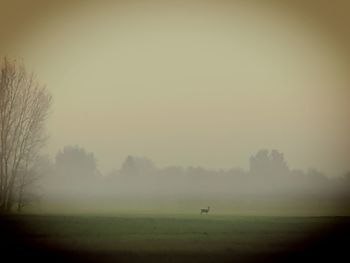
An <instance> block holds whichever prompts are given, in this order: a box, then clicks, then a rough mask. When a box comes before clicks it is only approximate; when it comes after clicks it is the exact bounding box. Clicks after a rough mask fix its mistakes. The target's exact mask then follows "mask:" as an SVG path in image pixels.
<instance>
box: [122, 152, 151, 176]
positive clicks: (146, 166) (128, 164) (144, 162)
mask: <svg viewBox="0 0 350 263" xmlns="http://www.w3.org/2000/svg"><path fill="white" fill-rule="evenodd" d="M155 172H156V167H155V165H154V163H153V162H152V161H151V160H149V159H147V158H145V157H137V156H131V155H129V156H128V157H126V159H125V161H124V163H123V164H122V168H121V170H120V174H121V175H125V176H139V175H150V174H154V173H155Z"/></svg>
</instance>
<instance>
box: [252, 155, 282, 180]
mask: <svg viewBox="0 0 350 263" xmlns="http://www.w3.org/2000/svg"><path fill="white" fill-rule="evenodd" d="M249 164H250V167H249V168H250V173H251V174H252V175H261V176H284V175H288V173H289V168H288V166H287V163H286V162H285V160H284V156H283V153H280V152H279V151H277V150H272V151H271V152H270V153H269V151H268V150H266V149H264V150H259V151H258V152H257V154H256V155H255V156H251V157H250V159H249Z"/></svg>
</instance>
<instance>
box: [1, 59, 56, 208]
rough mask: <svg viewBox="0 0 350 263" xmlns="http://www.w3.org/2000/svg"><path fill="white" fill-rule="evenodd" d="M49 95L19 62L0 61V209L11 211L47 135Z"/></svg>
mask: <svg viewBox="0 0 350 263" xmlns="http://www.w3.org/2000/svg"><path fill="white" fill-rule="evenodd" d="M50 105H51V95H50V94H49V92H48V91H47V89H46V88H45V87H44V86H41V85H40V84H39V83H38V82H37V81H36V78H35V76H34V74H28V73H27V72H26V70H25V68H24V66H23V65H22V64H19V63H17V62H15V61H9V60H8V59H6V58H4V59H2V60H1V62H0V210H2V211H10V210H11V208H12V207H13V205H14V203H15V196H16V194H17V192H18V191H19V188H18V187H17V186H18V185H20V184H19V181H20V180H21V178H22V176H21V175H25V174H29V173H30V169H29V167H30V166H31V165H32V163H33V161H34V160H35V158H36V155H37V154H38V153H39V150H40V148H41V147H42V146H43V144H44V142H45V139H46V136H45V134H44V124H45V120H46V118H47V114H48V110H49V107H50Z"/></svg>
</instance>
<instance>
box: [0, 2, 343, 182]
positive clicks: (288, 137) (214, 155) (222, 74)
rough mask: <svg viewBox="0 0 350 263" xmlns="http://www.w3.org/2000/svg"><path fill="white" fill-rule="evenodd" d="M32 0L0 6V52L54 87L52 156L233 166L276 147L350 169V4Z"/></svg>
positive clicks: (293, 159) (108, 162) (300, 159)
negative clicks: (76, 150) (66, 151)
mask: <svg viewBox="0 0 350 263" xmlns="http://www.w3.org/2000/svg"><path fill="white" fill-rule="evenodd" d="M28 2H29V1H19V0H15V1H9V0H1V1H0V6H1V8H0V10H1V11H0V12H1V13H0V55H2V56H5V55H6V56H9V57H10V58H16V59H19V60H21V61H23V63H24V64H25V65H26V67H27V69H28V70H30V71H34V72H35V73H36V75H37V78H38V80H39V81H40V83H43V84H45V85H46V86H47V88H48V89H49V90H50V92H51V93H52V95H53V99H54V102H53V105H52V109H51V113H50V118H49V119H48V122H47V130H48V133H49V135H50V138H49V140H48V143H47V146H46V147H45V149H44V151H45V152H47V153H49V154H50V155H51V156H52V157H54V155H55V153H56V152H57V151H58V150H59V149H61V148H63V147H64V146H65V145H80V146H82V147H85V148H86V149H87V150H88V151H91V152H94V154H95V155H96V157H97V159H98V164H99V167H100V169H101V170H102V171H103V172H108V171H110V170H113V169H118V168H119V167H120V166H121V163H122V162H123V161H124V159H125V158H126V156H127V155H137V156H147V157H148V158H150V159H152V160H153V161H154V162H155V163H156V164H157V165H159V166H160V167H164V166H168V165H183V166H203V167H206V168H213V169H219V168H224V169H229V168H232V167H242V168H247V167H248V160H249V156H250V155H252V154H254V153H255V152H257V151H258V150H259V149H261V148H268V149H278V150H280V151H282V152H284V154H285V158H286V159H287V161H288V163H289V166H290V167H291V168H301V169H308V168H317V169H320V170H322V171H324V172H325V173H327V174H329V175H340V174H342V173H344V172H345V171H347V170H350V136H349V134H350V118H349V113H350V104H349V103H348V101H349V98H350V85H349V84H350V74H349V73H350V72H349V71H350V63H349V62H350V60H349V58H350V29H349V28H348V26H347V25H348V24H349V23H350V21H349V20H350V18H348V17H350V16H349V15H348V14H349V11H350V6H349V4H347V3H346V1H332V4H329V3H326V2H327V1H307V2H308V3H307V4H306V3H301V2H300V3H299V2H298V1H290V2H289V1H285V2H284V3H283V4H281V3H279V4H278V2H280V1H265V2H264V3H262V1H250V2H249V3H248V1H194V0H193V1H192V0H191V1H147V2H146V1H103V2H102V1H100V2H98V1H43V0H33V1H30V3H28ZM298 3H299V4H298Z"/></svg>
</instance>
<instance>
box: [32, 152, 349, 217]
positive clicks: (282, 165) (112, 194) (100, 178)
mask: <svg viewBox="0 0 350 263" xmlns="http://www.w3.org/2000/svg"><path fill="white" fill-rule="evenodd" d="M97 163H98V162H97V159H96V157H95V156H94V154H93V153H91V152H88V151H86V150H85V149H84V148H82V147H79V146H66V147H64V148H63V149H62V150H61V151H59V152H58V153H57V155H56V158H55V160H53V161H50V160H49V159H48V158H43V159H41V161H40V165H38V166H37V167H38V169H39V170H41V171H44V172H43V174H45V175H43V177H42V179H41V180H40V182H39V185H40V186H39V188H40V189H41V195H42V196H41V198H42V199H41V201H42V203H43V204H41V206H42V207H41V208H40V205H39V210H40V209H42V210H43V211H46V212H47V211H50V212H55V210H57V211H59V212H62V211H63V212H64V211H65V212H67V211H70V212H72V211H75V212H88V211H90V212H115V211H128V212H151V211H153V212H155V211H157V212H163V213H166V212H183V213H187V212H190V213H193V212H194V211H197V210H198V207H201V206H203V207H206V206H207V205H211V206H212V207H213V206H214V208H213V209H215V210H216V213H256V214H259V213H260V214H261V213H265V214H270V213H272V214H280V215H283V214H290V215H300V214H303V215H305V214H307V215H334V214H338V215H339V214H342V215H345V214H348V212H349V211H350V210H349V208H350V207H349V201H350V194H349V191H348V190H349V187H350V177H349V174H345V175H343V176H338V177H327V176H326V175H325V174H324V173H322V172H321V171H318V170H316V169H309V170H306V171H304V170H300V169H290V168H289V165H288V162H287V160H286V159H285V157H284V154H283V153H282V152H280V151H278V150H274V149H273V150H268V149H262V150H259V151H258V152H257V153H254V154H252V155H251V156H250V157H249V167H248V169H242V168H231V169H227V170H225V169H220V170H209V169H205V168H203V167H200V166H196V167H193V166H189V167H183V166H175V165H173V166H166V167H158V166H157V165H156V164H155V163H154V162H153V161H152V160H150V159H148V158H147V157H139V156H130V155H129V156H127V157H126V158H125V160H124V162H123V163H122V165H121V167H119V168H118V169H116V170H113V171H112V172H110V173H108V174H102V173H101V172H100V171H99V169H98V165H97ZM48 201H49V203H50V202H51V203H50V206H52V207H51V208H49V209H48V208H47V207H45V202H48ZM55 203H56V206H55V205H52V204H55ZM60 206H61V207H60ZM62 208H64V209H63V210H62ZM57 211H56V212H57Z"/></svg>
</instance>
